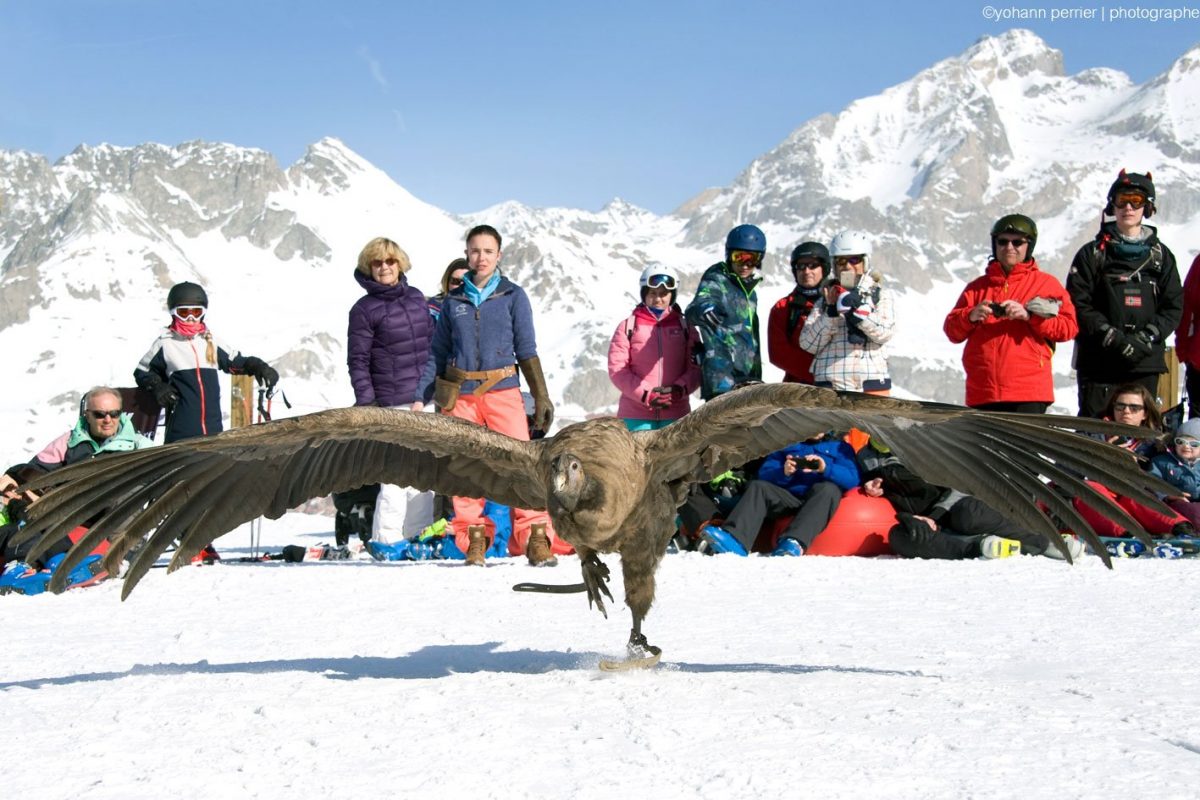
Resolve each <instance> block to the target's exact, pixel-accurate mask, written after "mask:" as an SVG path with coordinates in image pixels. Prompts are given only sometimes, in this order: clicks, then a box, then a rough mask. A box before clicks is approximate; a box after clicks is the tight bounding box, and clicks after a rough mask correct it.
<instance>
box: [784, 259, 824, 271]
mask: <svg viewBox="0 0 1200 800" xmlns="http://www.w3.org/2000/svg"><path fill="white" fill-rule="evenodd" d="M824 268H825V265H824V264H822V263H821V262H820V261H797V262H796V263H795V264H793V265H792V269H793V270H797V269H824Z"/></svg>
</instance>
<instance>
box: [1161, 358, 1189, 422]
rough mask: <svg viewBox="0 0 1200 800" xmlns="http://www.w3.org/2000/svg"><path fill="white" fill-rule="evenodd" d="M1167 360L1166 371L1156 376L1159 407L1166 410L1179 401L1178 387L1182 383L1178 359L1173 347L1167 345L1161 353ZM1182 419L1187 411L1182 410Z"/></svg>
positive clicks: (1185, 416) (1185, 417)
mask: <svg viewBox="0 0 1200 800" xmlns="http://www.w3.org/2000/svg"><path fill="white" fill-rule="evenodd" d="M1163 356H1164V357H1165V359H1166V362H1167V371H1166V372H1164V373H1163V374H1162V375H1159V376H1158V396H1159V398H1160V400H1161V408H1162V409H1163V411H1166V410H1167V409H1168V408H1174V407H1175V406H1176V405H1177V404H1178V403H1179V387H1180V386H1181V385H1182V380H1183V379H1182V378H1181V377H1180V376H1181V375H1182V370H1181V369H1180V366H1179V359H1178V358H1177V357H1176V355H1175V348H1174V347H1168V348H1167V350H1166V352H1165V353H1164V354H1163ZM1183 416H1184V419H1187V413H1186V412H1184V415H1183Z"/></svg>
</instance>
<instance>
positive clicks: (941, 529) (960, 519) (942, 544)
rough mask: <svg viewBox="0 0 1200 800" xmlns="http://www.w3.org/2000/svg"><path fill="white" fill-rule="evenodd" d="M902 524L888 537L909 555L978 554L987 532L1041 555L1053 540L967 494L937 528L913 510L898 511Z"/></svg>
mask: <svg viewBox="0 0 1200 800" xmlns="http://www.w3.org/2000/svg"><path fill="white" fill-rule="evenodd" d="M896 518H897V519H898V520H900V524H899V525H896V526H894V527H893V528H892V530H891V532H890V533H889V534H888V541H889V543H890V545H891V548H892V550H894V551H895V552H896V553H898V554H899V555H902V556H908V557H909V558H945V559H960V558H978V557H979V542H980V541H981V540H982V539H983V538H984V537H985V536H1002V537H1004V538H1005V539H1015V540H1017V541H1018V542H1020V543H1021V552H1022V553H1029V554H1030V555H1035V556H1038V555H1041V554H1042V553H1045V552H1046V548H1047V547H1049V546H1050V542H1049V541H1048V540H1047V539H1046V537H1045V536H1044V535H1043V534H1040V533H1035V532H1033V531H1027V530H1024V529H1022V528H1020V527H1018V526H1017V525H1016V524H1015V523H1012V522H1009V521H1008V520H1007V519H1006V518H1005V517H1003V516H1001V515H1000V513H999V512H997V511H995V510H994V509H993V508H992V507H991V506H989V505H987V504H986V503H984V502H983V501H982V500H979V499H978V498H975V497H964V498H962V499H961V500H959V501H958V502H957V503H955V504H954V505H952V506H950V509H949V510H948V511H947V512H946V513H945V514H944V515H943V516H942V518H941V519H940V520H938V529H937V530H936V531H935V530H933V529H932V528H930V527H929V525H927V524H926V523H925V522H923V521H921V520H918V519H915V518H914V517H913V515H911V514H904V513H901V514H897V515H896Z"/></svg>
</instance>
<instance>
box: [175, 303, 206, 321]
mask: <svg viewBox="0 0 1200 800" xmlns="http://www.w3.org/2000/svg"><path fill="white" fill-rule="evenodd" d="M171 313H172V314H174V315H175V316H176V317H178V318H179V319H200V318H201V317H203V316H204V306H175V308H172V309H171Z"/></svg>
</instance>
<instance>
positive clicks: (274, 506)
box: [21, 406, 546, 595]
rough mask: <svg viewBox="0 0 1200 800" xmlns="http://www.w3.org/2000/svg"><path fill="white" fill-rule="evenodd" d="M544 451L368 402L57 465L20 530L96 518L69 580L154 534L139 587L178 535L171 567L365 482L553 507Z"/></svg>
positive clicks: (43, 539) (63, 528)
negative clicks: (91, 555) (98, 554)
mask: <svg viewBox="0 0 1200 800" xmlns="http://www.w3.org/2000/svg"><path fill="white" fill-rule="evenodd" d="M540 448H541V444H540V443H539V442H522V441H518V440H516V439H511V438H509V437H507V436H504V435H502V434H499V433H495V432H493V431H490V430H488V429H486V428H483V427H481V426H478V425H472V424H471V423H468V422H464V421H463V420H459V419H454V418H452V417H447V416H444V415H441V414H420V413H413V412H410V411H399V410H395V409H387V408H375V407H369V406H364V407H357V408H342V409H335V410H332V411H322V412H319V413H316V414H308V415H306V416H302V417H294V418H291V419H284V420H279V421H276V422H268V423H265V424H262V425H253V426H250V427H248V428H240V429H237V430H232V431H226V432H225V433H221V434H218V435H216V436H210V437H206V438H199V439H191V440H188V441H184V442H177V443H175V444H171V445H166V446H164V447H156V448H149V449H145V450H138V451H135V452H132V453H128V454H121V455H115V456H108V457H104V458H98V459H94V460H91V461H87V462H84V463H81V464H76V465H73V466H71V467H67V468H65V469H61V470H57V471H55V472H52V473H49V474H48V475H46V476H45V477H42V478H39V479H38V480H37V481H35V482H33V483H31V484H29V488H32V489H35V490H38V491H42V490H49V491H48V493H47V494H46V495H45V496H44V497H42V498H41V499H40V500H38V501H37V502H36V503H34V504H33V505H31V506H30V515H29V521H28V523H27V525H26V526H25V528H24V529H23V530H22V532H21V536H22V539H23V540H25V541H28V540H29V539H30V538H32V537H39V538H38V541H37V543H36V545H35V548H34V552H33V554H32V556H33V557H36V556H37V555H38V554H40V553H41V552H42V551H43V550H44V549H45V548H46V547H48V546H49V545H50V544H51V543H53V542H54V541H56V540H58V539H59V537H61V536H62V535H63V534H64V533H66V532H67V531H70V530H71V529H73V528H74V527H75V526H77V525H80V524H82V523H84V522H85V521H87V520H95V521H94V523H93V524H92V525H91V527H90V529H89V531H88V533H87V535H86V536H84V538H82V539H81V540H80V541H79V542H77V543H76V545H75V546H74V547H73V548H72V549H71V551H70V553H69V554H68V556H67V559H66V561H65V562H64V565H63V566H62V567H60V568H59V569H58V570H57V571H56V573H55V574H56V576H57V577H58V578H60V579H61V578H62V576H65V575H66V574H67V573H68V572H69V571H70V569H71V568H72V567H73V566H74V565H75V564H77V563H79V562H80V561H81V560H82V559H83V558H84V556H86V554H87V553H88V552H90V551H91V550H92V549H94V548H95V547H96V545H98V544H99V543H100V542H101V541H102V540H103V539H109V540H111V542H112V546H111V548H110V550H109V554H108V556H107V559H106V562H105V564H106V566H107V567H109V568H110V571H113V572H115V568H116V567H117V566H119V564H120V560H121V559H122V558H123V557H124V556H125V554H126V553H128V552H129V551H130V550H131V549H132V548H134V547H135V546H137V545H139V544H141V543H142V542H143V540H145V545H144V546H143V547H142V549H141V550H140V552H138V553H137V555H136V556H135V557H134V558H133V561H132V563H131V565H130V569H129V572H128V574H127V575H126V578H125V587H124V595H128V594H129V592H130V591H131V590H132V589H133V587H134V585H135V584H136V583H137V582H138V581H139V580H140V579H141V577H142V576H143V575H145V573H146V571H147V570H149V569H150V566H151V565H152V564H153V563H154V562H155V560H156V559H157V558H158V556H159V555H160V554H161V553H162V552H163V551H164V550H166V549H167V547H168V546H170V545H171V543H172V542H174V541H175V540H176V539H178V540H179V547H178V549H177V550H176V552H175V556H174V559H173V560H172V562H171V569H174V568H176V567H179V566H181V565H183V564H187V563H189V561H190V559H191V558H192V556H194V555H195V554H196V553H198V552H199V551H200V550H201V549H202V548H203V547H204V546H205V545H207V544H208V543H209V542H211V541H212V540H213V539H215V538H216V537H218V536H220V535H221V534H223V533H225V532H227V531H230V530H232V529H233V528H236V527H237V526H238V525H241V524H242V523H244V522H247V521H249V520H252V519H255V518H256V517H260V516H266V517H270V518H272V519H274V518H277V517H279V516H282V515H283V513H284V512H285V511H287V510H288V509H289V508H294V507H295V506H297V505H299V504H301V503H303V502H304V501H305V500H308V499H310V498H313V497H321V496H324V495H327V494H329V493H330V492H335V491H341V490H347V489H353V488H355V487H358V486H362V485H365V484H370V483H392V484H396V485H399V486H412V487H415V488H417V489H422V490H425V489H432V490H436V491H438V492H442V493H444V494H452V495H462V496H467V497H490V498H492V499H494V500H496V501H498V502H501V503H506V504H510V505H514V506H518V507H521V508H535V509H536V508H545V507H546V495H545V487H544V483H543V482H542V481H541V480H539V478H538V472H537V462H538V452H539V451H540ZM97 515H99V516H98V517H97ZM151 531H153V533H151ZM147 534H150V535H149V537H148V538H146V537H147ZM52 586H53V587H54V588H58V586H61V580H59V583H58V584H57V585H55V584H52Z"/></svg>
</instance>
